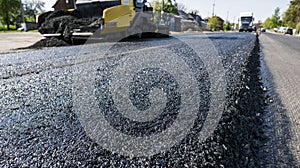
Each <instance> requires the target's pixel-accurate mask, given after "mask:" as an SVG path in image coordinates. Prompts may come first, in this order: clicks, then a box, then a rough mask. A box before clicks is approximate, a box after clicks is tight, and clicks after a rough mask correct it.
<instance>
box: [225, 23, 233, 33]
mask: <svg viewBox="0 0 300 168" xmlns="http://www.w3.org/2000/svg"><path fill="white" fill-rule="evenodd" d="M231 27H232V25H231V24H230V23H229V22H226V24H225V26H224V30H225V31H230V30H231Z"/></svg>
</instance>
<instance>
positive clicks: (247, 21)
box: [239, 12, 255, 32]
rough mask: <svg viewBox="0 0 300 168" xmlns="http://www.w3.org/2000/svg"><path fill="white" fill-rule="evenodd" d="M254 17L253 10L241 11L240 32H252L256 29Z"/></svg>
mask: <svg viewBox="0 0 300 168" xmlns="http://www.w3.org/2000/svg"><path fill="white" fill-rule="evenodd" d="M253 22H254V17H253V12H241V13H240V18H239V32H243V31H246V32H252V31H254V30H255V28H254V27H255V26H254V24H253Z"/></svg>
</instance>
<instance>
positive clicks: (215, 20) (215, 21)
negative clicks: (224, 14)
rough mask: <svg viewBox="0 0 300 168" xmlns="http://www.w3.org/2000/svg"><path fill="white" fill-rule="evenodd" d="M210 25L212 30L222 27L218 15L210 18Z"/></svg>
mask: <svg viewBox="0 0 300 168" xmlns="http://www.w3.org/2000/svg"><path fill="white" fill-rule="evenodd" d="M208 26H209V29H210V30H212V31H219V30H220V28H221V23H220V21H219V19H218V17H217V16H213V17H211V18H208Z"/></svg>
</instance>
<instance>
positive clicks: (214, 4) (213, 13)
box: [212, 0, 216, 16]
mask: <svg viewBox="0 0 300 168" xmlns="http://www.w3.org/2000/svg"><path fill="white" fill-rule="evenodd" d="M215 6H216V0H214V3H213V12H212V16H215Z"/></svg>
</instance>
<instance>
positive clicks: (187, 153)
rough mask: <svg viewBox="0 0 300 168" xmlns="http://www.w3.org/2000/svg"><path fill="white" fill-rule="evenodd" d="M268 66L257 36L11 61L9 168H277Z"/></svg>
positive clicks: (0, 130)
mask: <svg viewBox="0 0 300 168" xmlns="http://www.w3.org/2000/svg"><path fill="white" fill-rule="evenodd" d="M260 59H261V53H260V45H259V41H258V39H257V37H256V36H255V35H254V34H250V33H216V34H188V35H177V36H174V37H170V38H162V39H151V38H149V39H136V40H127V41H122V42H116V43H113V42H103V43H94V44H88V43H86V44H85V45H81V46H66V47H58V48H44V49H39V50H32V51H25V52H18V53H9V54H1V55H0V60H1V61H0V167H260V166H262V167H264V166H265V165H270V164H267V163H266V161H265V159H266V158H268V157H267V155H269V153H267V152H266V151H265V150H263V149H264V148H265V147H266V146H265V144H266V143H267V142H268V139H269V138H268V137H266V135H265V130H264V122H265V121H264V115H265V114H264V113H265V112H266V110H265V107H266V106H267V103H266V97H265V96H264V89H263V83H262V78H261V77H260V74H261V72H260V70H261V69H260ZM274 155H276V154H274ZM271 166H272V165H271ZM273 166H274V165H273Z"/></svg>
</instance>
